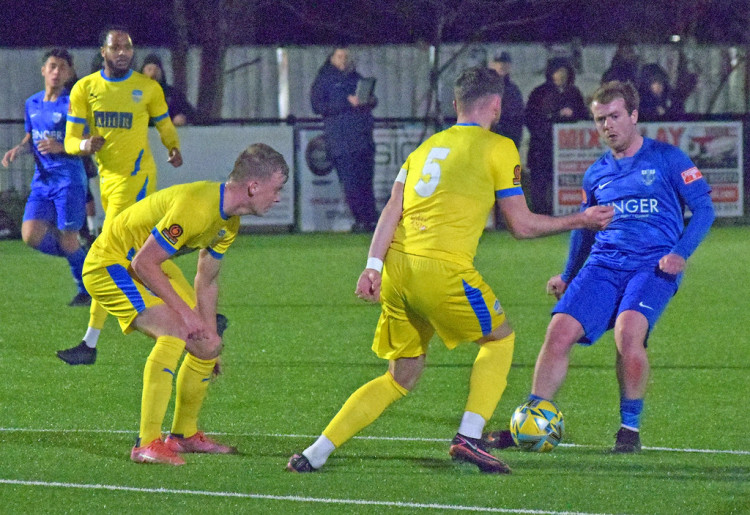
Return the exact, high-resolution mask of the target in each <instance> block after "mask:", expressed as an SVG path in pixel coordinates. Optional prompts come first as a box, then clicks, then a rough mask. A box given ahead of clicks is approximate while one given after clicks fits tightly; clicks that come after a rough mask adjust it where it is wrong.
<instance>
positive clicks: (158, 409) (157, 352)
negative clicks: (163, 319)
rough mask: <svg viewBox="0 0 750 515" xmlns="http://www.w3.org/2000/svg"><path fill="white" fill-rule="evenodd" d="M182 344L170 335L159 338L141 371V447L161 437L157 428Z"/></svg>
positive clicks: (159, 429) (164, 409)
mask: <svg viewBox="0 0 750 515" xmlns="http://www.w3.org/2000/svg"><path fill="white" fill-rule="evenodd" d="M184 349H185V342H184V341H182V340H180V339H179V338H176V337H174V336H160V337H159V338H157V339H156V344H155V345H154V348H153V349H152V350H151V354H149V356H148V359H147V360H146V366H145V367H144V369H143V395H142V397H141V430H140V433H139V434H138V436H139V437H140V439H141V446H144V445H148V444H150V443H151V442H153V441H154V440H156V439H157V438H161V425H162V422H163V421H164V414H165V413H166V411H167V405H168V404H169V398H170V397H171V396H172V379H173V378H174V371H175V369H176V368H177V361H179V359H180V356H181V355H182V351H183V350H184Z"/></svg>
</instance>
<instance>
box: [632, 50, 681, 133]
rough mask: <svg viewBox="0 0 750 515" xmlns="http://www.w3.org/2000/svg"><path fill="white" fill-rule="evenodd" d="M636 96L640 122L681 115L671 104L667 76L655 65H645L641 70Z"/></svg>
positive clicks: (670, 88) (671, 97)
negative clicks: (638, 100) (639, 99)
mask: <svg viewBox="0 0 750 515" xmlns="http://www.w3.org/2000/svg"><path fill="white" fill-rule="evenodd" d="M638 96H640V98H641V104H640V107H639V108H638V119H639V120H641V121H644V122H648V121H654V120H663V119H665V118H671V117H673V116H677V115H679V114H681V112H680V110H679V108H678V107H677V105H675V103H674V102H673V100H674V99H673V96H672V87H671V86H670V85H669V76H668V75H667V72H666V71H664V68H662V67H661V66H659V65H658V64H656V63H651V64H647V65H645V66H644V67H643V69H642V70H641V80H640V84H639V85H638Z"/></svg>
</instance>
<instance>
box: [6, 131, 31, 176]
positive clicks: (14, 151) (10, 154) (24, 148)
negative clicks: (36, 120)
mask: <svg viewBox="0 0 750 515" xmlns="http://www.w3.org/2000/svg"><path fill="white" fill-rule="evenodd" d="M30 141H31V134H30V133H28V132H27V133H26V136H24V138H23V139H22V140H21V143H19V144H18V145H16V146H15V147H13V148H11V149H10V150H8V151H7V152H6V153H5V155H4V156H3V161H2V163H3V166H4V167H5V168H8V167H9V166H10V163H12V162H13V161H15V159H16V158H17V157H18V156H20V155H21V154H25V153H26V152H28V151H29V142H30Z"/></svg>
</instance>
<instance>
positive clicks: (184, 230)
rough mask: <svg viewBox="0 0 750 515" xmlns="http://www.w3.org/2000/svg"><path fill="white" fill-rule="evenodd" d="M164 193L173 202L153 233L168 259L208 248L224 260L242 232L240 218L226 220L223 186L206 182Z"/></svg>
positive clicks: (170, 189) (215, 255) (178, 187)
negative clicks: (239, 231) (167, 194)
mask: <svg viewBox="0 0 750 515" xmlns="http://www.w3.org/2000/svg"><path fill="white" fill-rule="evenodd" d="M163 191H165V192H170V193H171V194H172V198H171V199H169V200H168V203H167V206H166V209H164V212H163V215H162V216H161V218H160V219H159V220H158V221H157V222H156V223H155V225H154V227H153V229H152V230H151V234H152V235H153V236H154V238H155V239H156V241H157V243H159V245H160V246H161V247H162V248H163V249H164V250H166V251H167V253H168V254H169V255H174V254H175V253H177V252H178V251H179V250H180V249H184V248H187V249H190V250H194V249H201V248H205V249H207V250H208V251H209V252H210V253H211V255H212V256H214V257H215V258H217V259H221V258H222V257H223V255H224V253H225V252H226V250H227V249H228V248H229V246H230V245H231V244H232V243H233V242H234V239H235V237H236V235H237V231H238V229H239V217H236V216H234V217H227V216H226V215H225V213H224V212H223V210H222V199H223V198H224V184H217V183H212V182H205V181H204V182H199V183H192V184H188V185H179V186H173V187H172V188H167V189H166V190H163Z"/></svg>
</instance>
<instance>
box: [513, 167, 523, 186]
mask: <svg viewBox="0 0 750 515" xmlns="http://www.w3.org/2000/svg"><path fill="white" fill-rule="evenodd" d="M519 184H521V165H516V167H515V168H513V185H514V186H518V185H519Z"/></svg>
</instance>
